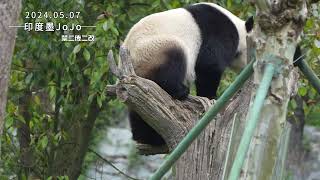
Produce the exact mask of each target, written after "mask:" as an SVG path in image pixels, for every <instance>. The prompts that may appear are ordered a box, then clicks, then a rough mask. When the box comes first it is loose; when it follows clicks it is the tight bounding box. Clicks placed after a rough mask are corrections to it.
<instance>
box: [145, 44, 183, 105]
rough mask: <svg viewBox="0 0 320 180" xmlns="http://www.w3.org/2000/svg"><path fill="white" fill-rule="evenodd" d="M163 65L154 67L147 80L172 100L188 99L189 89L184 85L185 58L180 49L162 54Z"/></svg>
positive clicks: (171, 49)
mask: <svg viewBox="0 0 320 180" xmlns="http://www.w3.org/2000/svg"><path fill="white" fill-rule="evenodd" d="M164 56H165V58H164V59H163V63H160V64H159V65H158V66H157V67H154V69H153V71H152V74H150V77H149V79H151V80H152V81H154V82H156V83H157V84H158V85H159V86H160V87H161V88H162V89H164V90H165V91H166V92H167V93H168V94H170V95H171V96H172V97H173V98H174V99H179V100H183V99H186V98H187V97H188V94H189V87H187V86H186V85H185V84H184V80H185V76H186V70H187V67H186V58H185V55H184V52H183V50H182V49H181V48H178V47H175V48H170V49H167V50H166V51H165V52H164Z"/></svg>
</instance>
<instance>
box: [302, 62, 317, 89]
mask: <svg viewBox="0 0 320 180" xmlns="http://www.w3.org/2000/svg"><path fill="white" fill-rule="evenodd" d="M297 65H298V67H299V68H300V70H301V71H302V72H303V74H304V75H305V76H306V77H307V79H308V80H309V81H310V83H311V84H312V86H313V87H314V88H315V89H316V90H317V91H318V93H319V94H320V79H319V78H318V77H317V76H316V74H315V73H314V71H313V70H312V69H311V68H310V66H309V65H308V63H307V62H306V61H305V60H303V59H302V60H300V61H298V62H297Z"/></svg>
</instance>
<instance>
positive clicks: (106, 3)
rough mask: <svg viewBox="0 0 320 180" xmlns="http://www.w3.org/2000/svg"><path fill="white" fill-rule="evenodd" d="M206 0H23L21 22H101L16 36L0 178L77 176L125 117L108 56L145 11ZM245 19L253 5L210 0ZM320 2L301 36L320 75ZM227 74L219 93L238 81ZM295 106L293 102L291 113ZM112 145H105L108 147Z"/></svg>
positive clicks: (308, 97) (305, 87) (312, 117)
mask: <svg viewBox="0 0 320 180" xmlns="http://www.w3.org/2000/svg"><path fill="white" fill-rule="evenodd" d="M196 2H200V1H194V0H119V1H114V0H99V1H98V0H92V1H85V0H68V1H67V0H42V1H38V0H24V1H23V9H22V12H21V17H20V19H19V25H23V24H24V23H27V22H28V23H29V22H30V23H35V22H44V23H45V22H53V23H55V24H57V23H61V25H64V24H66V25H71V24H80V25H86V26H96V28H92V27H91V28H90V27H87V28H84V27H83V28H82V29H81V31H80V32H78V31H72V32H70V31H69V32H63V31H55V32H34V31H31V32H27V31H24V30H23V28H20V29H19V31H18V35H17V40H16V47H15V53H14V58H13V62H12V71H11V79H10V87H9V97H8V104H7V116H6V123H5V129H4V136H3V137H2V139H1V142H2V144H3V146H2V147H3V153H2V154H1V162H0V166H1V167H2V168H1V169H0V174H1V177H0V179H2V178H4V179H16V178H18V179H30V178H32V177H36V178H40V179H47V178H48V179H52V177H55V176H59V179H76V178H78V177H79V176H80V175H82V176H83V177H85V170H86V168H87V167H88V165H89V164H90V162H92V161H93V160H94V158H95V156H94V155H93V154H92V153H90V152H88V147H90V148H92V149H94V147H95V145H96V144H97V143H98V142H99V141H100V140H101V139H102V138H103V133H101V132H102V131H104V130H105V129H107V127H110V126H116V125H118V124H119V123H120V122H121V121H122V120H124V119H125V108H124V105H123V104H122V103H121V102H119V101H118V100H116V99H113V98H111V97H107V96H106V95H105V86H106V85H107V84H114V83H115V82H116V79H115V78H114V77H113V76H112V75H111V74H110V72H109V68H108V63H107V61H106V54H107V52H108V50H110V49H111V50H113V51H114V52H115V53H117V52H118V48H119V46H120V44H121V41H122V40H124V38H125V35H126V33H127V32H128V30H129V29H130V27H131V26H132V25H133V24H134V23H136V22H137V21H139V19H141V18H142V17H144V16H146V15H148V14H151V13H154V12H159V11H164V10H167V9H172V8H178V7H182V6H185V5H187V4H191V3H196ZM211 2H216V3H218V4H220V5H221V6H223V7H226V8H227V9H229V10H230V11H232V12H233V13H234V14H236V15H237V16H239V17H241V18H242V19H246V18H247V17H249V16H251V15H254V14H255V12H254V11H255V10H254V8H253V7H252V6H251V5H249V4H248V3H247V1H242V0H218V1H211ZM38 11H40V12H49V14H51V15H52V13H53V12H60V11H62V12H67V13H68V12H80V17H79V18H74V19H70V18H69V19H65V18H64V19H63V18H56V19H45V18H36V19H31V18H30V19H27V18H25V17H26V12H38ZM319 19H320V6H319V4H317V5H313V6H312V7H311V8H310V9H309V18H308V21H307V23H306V25H305V28H304V33H303V36H302V43H301V44H302V47H303V49H304V53H305V54H306V60H307V61H308V63H309V64H310V65H311V67H312V68H313V69H314V70H315V72H316V73H317V75H318V76H319V75H320V65H319V62H320V34H319V32H320V22H319V21H320V20H319ZM66 33H69V34H81V35H95V41H94V42H63V41H61V35H62V34H66ZM234 77H235V74H234V73H231V72H227V73H226V74H225V76H224V79H223V81H222V82H221V86H220V88H219V93H221V92H222V91H223V90H224V89H225V88H226V87H227V86H228V85H229V84H230V82H232V80H233V79H234ZM299 96H301V97H302V98H303V100H304V101H303V110H304V112H305V116H306V120H307V121H306V122H307V123H309V124H312V125H315V126H319V127H320V121H319V119H320V103H319V102H320V97H319V95H318V94H317V93H316V91H315V89H313V88H312V87H311V86H310V84H309V82H308V81H307V80H305V79H302V78H301V80H300V82H299ZM295 108H297V105H296V102H295V101H294V100H292V101H291V103H290V112H289V115H293V113H292V112H293V110H294V109H295ZM106 151H107V150H106Z"/></svg>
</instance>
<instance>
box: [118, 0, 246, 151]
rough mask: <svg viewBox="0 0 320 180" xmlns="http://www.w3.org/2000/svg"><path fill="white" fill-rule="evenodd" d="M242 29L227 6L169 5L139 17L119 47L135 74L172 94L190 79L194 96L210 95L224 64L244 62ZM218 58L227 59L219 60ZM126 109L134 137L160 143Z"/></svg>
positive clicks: (183, 90)
mask: <svg viewBox="0 0 320 180" xmlns="http://www.w3.org/2000/svg"><path fill="white" fill-rule="evenodd" d="M192 8H194V9H192ZM197 8H198V9H197ZM207 16H208V17H207ZM210 17H212V21H210V20H208V18H210ZM197 18H198V19H197ZM221 19H222V20H221ZM206 22H211V24H210V25H207V24H206ZM215 23H222V24H215ZM213 25H215V26H213ZM208 28H209V29H208ZM223 28H226V29H225V30H226V32H225V30H224V29H223ZM247 29H248V28H246V22H245V21H243V20H241V19H239V18H238V17H236V16H235V15H233V14H232V13H231V12H229V11H228V10H226V9H224V8H222V7H220V6H218V5H216V4H213V3H198V4H194V5H192V6H190V8H189V9H188V8H178V9H172V10H168V11H164V12H160V13H155V14H152V15H149V16H147V17H145V18H143V19H141V20H140V21H139V22H138V23H136V24H135V25H134V26H133V27H132V28H131V30H130V31H129V33H128V35H127V37H126V39H125V41H124V43H123V46H124V47H126V48H127V49H128V50H129V52H130V55H131V57H132V60H133V66H134V69H135V71H136V73H137V75H139V76H141V77H145V78H148V79H151V80H153V81H155V82H156V83H157V84H159V85H160V86H161V87H162V88H163V89H164V90H166V91H167V92H168V93H169V94H170V95H171V96H172V97H174V98H177V99H183V98H185V97H186V96H187V95H188V92H189V91H188V87H187V86H188V85H189V84H190V83H192V82H194V81H195V82H196V87H197V94H198V95H200V96H205V97H208V98H214V97H215V93H216V89H217V87H218V85H219V82H220V78H221V74H222V72H223V70H224V68H226V66H232V67H233V68H234V69H240V68H242V67H243V66H244V65H245V64H247V58H246V54H247V53H246V36H247ZM250 29H251V27H250ZM203 30H205V31H203ZM214 30H217V31H214ZM212 32H217V33H219V35H216V34H214V33H212ZM220 35H221V37H222V38H220ZM203 37H206V38H208V39H202V38H203ZM219 38H220V39H219ZM216 39H217V40H216ZM202 46H204V47H202ZM202 48H204V51H203V49H202ZM229 51H230V53H229ZM207 55H208V56H210V57H206V56H207ZM212 57H213V58H212ZM224 60H225V61H227V62H226V63H224V62H221V61H224ZM199 61H201V62H199ZM207 62H208V63H209V64H206V63H207ZM170 63H171V64H170ZM210 63H211V64H210ZM120 64H121V63H120ZM199 64H200V65H201V66H200V65H199ZM172 66H175V67H172ZM182 66H183V67H182ZM220 66H221V70H219V68H220ZM208 69H209V70H208ZM175 70H176V71H175ZM153 73H155V74H156V75H154V74H153ZM206 81H208V82H206ZM198 91H199V93H198ZM129 113H130V124H131V129H132V133H133V139H134V140H136V141H137V142H139V143H143V144H152V145H163V144H164V143H165V142H164V140H163V139H162V137H161V136H160V135H159V134H158V133H157V132H156V131H155V130H153V129H152V128H151V127H150V126H149V125H148V124H146V123H145V122H144V121H143V120H142V119H141V117H140V116H139V114H137V113H136V112H134V111H132V110H129Z"/></svg>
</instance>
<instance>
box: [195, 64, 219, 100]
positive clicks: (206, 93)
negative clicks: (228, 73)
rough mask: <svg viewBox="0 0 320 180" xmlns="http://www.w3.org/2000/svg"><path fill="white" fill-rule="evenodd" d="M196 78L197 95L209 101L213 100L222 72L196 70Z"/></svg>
mask: <svg viewBox="0 0 320 180" xmlns="http://www.w3.org/2000/svg"><path fill="white" fill-rule="evenodd" d="M196 76H197V78H196V82H195V83H196V88H197V95H198V96H201V97H207V98H209V99H213V98H215V97H216V95H217V89H218V87H219V83H220V80H221V76H222V72H221V71H220V70H216V69H208V68H196Z"/></svg>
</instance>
